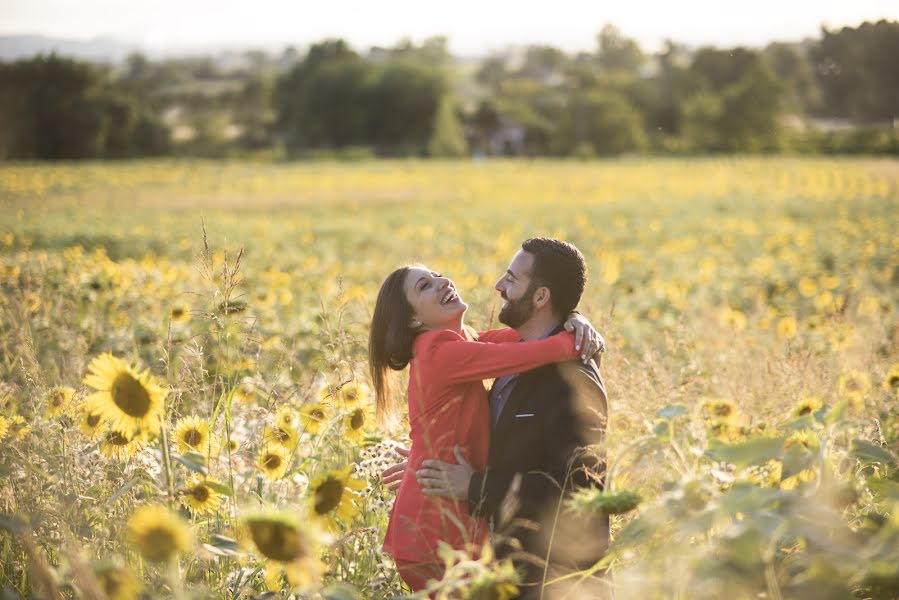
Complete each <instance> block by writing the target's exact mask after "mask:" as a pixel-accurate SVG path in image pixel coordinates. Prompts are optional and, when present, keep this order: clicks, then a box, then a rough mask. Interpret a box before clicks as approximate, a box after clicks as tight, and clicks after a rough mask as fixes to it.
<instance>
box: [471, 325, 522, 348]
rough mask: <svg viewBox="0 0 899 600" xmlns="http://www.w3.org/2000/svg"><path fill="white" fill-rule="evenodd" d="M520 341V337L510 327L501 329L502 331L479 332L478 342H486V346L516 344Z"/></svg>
mask: <svg viewBox="0 0 899 600" xmlns="http://www.w3.org/2000/svg"><path fill="white" fill-rule="evenodd" d="M520 339H521V335H519V333H518V332H517V331H515V330H514V329H512V328H511V327H503V328H502V329H490V330H489V331H479V332H478V341H479V342H487V343H488V344H499V343H502V342H517V341H518V340H520Z"/></svg>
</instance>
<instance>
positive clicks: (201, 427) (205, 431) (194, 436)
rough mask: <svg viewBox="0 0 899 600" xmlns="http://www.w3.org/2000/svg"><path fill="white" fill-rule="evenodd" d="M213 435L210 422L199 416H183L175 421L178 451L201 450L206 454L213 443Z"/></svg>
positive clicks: (200, 451) (201, 452)
mask: <svg viewBox="0 0 899 600" xmlns="http://www.w3.org/2000/svg"><path fill="white" fill-rule="evenodd" d="M211 442H212V436H210V434H209V423H207V422H206V421H204V420H203V419H201V418H199V417H194V416H190V417H182V418H180V419H178V422H177V423H175V443H176V444H178V451H179V452H181V453H182V454H183V453H185V452H190V451H193V452H199V453H200V454H205V453H206V451H207V450H210V446H211V445H212V443H211Z"/></svg>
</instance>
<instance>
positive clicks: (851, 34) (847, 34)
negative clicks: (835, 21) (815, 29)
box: [811, 20, 899, 122]
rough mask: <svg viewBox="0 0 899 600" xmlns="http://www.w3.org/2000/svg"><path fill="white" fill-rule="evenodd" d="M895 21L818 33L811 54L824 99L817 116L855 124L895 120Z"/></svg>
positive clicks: (898, 46)
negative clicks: (822, 115)
mask: <svg viewBox="0 0 899 600" xmlns="http://www.w3.org/2000/svg"><path fill="white" fill-rule="evenodd" d="M897 56H899V22H896V21H885V20H883V21H878V22H877V23H868V22H866V23H862V24H861V25H859V26H858V27H844V28H842V29H840V30H838V31H830V30H828V29H823V30H822V38H821V40H820V42H818V43H817V44H816V45H814V46H813V47H812V49H811V58H812V60H813V61H814V63H815V67H816V68H815V72H816V73H817V76H818V82H819V83H820V85H821V91H822V96H823V107H822V111H821V112H822V114H824V115H827V116H832V117H842V118H849V119H854V120H857V121H860V122H876V121H884V120H891V119H892V118H894V117H896V116H897V115H899V66H897V65H899V62H897V60H896V57H897Z"/></svg>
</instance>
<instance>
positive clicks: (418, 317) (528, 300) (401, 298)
mask: <svg viewBox="0 0 899 600" xmlns="http://www.w3.org/2000/svg"><path fill="white" fill-rule="evenodd" d="M586 271H587V270H586V265H585V262H584V258H583V256H582V255H581V253H580V252H579V251H578V249H577V248H575V247H574V246H573V245H572V244H569V243H566V242H562V241H559V240H554V239H548V238H532V239H529V240H526V241H525V242H524V243H523V244H522V246H521V249H520V250H519V251H518V253H517V254H516V255H515V257H514V258H513V260H512V262H511V263H510V265H509V268H508V270H507V271H506V273H505V274H503V276H502V277H501V278H500V279H499V281H497V283H496V286H495V287H496V290H497V291H498V292H499V293H500V295H501V296H502V298H503V300H505V304H504V305H503V308H502V310H501V311H500V314H499V320H500V322H501V323H504V324H505V325H507V326H508V327H507V328H505V329H497V330H492V331H485V332H479V333H477V334H475V333H474V332H472V331H471V330H470V329H469V328H467V327H466V326H465V325H464V316H465V311H466V310H467V308H468V305H467V304H465V302H464V301H463V300H462V298H461V296H460V295H459V292H458V290H456V289H455V286H454V285H453V282H452V281H451V280H450V279H448V278H446V277H444V276H442V275H440V274H439V273H437V272H434V271H431V270H430V269H428V268H426V267H423V266H410V267H402V268H400V269H397V270H395V271H394V272H393V273H391V274H390V275H389V276H388V277H387V279H386V280H385V281H384V283H383V285H382V287H381V290H380V293H379V294H378V299H377V303H376V305H375V310H374V315H373V318H372V326H371V336H370V340H369V366H370V369H371V376H372V381H373V384H374V387H375V392H376V398H377V400H376V402H377V408H378V411H379V413H380V414H381V415H385V414H389V413H390V412H392V411H393V410H394V397H393V396H392V395H391V394H390V390H389V386H388V383H387V381H388V380H387V371H388V369H393V370H402V369H404V368H405V367H406V366H407V365H409V367H410V371H409V387H408V391H407V403H408V411H409V412H408V414H409V423H410V437H411V440H412V445H411V449H410V451H409V454H408V458H407V461H406V462H405V463H401V464H399V465H397V466H395V467H392V468H391V469H388V470H387V471H385V474H384V480H385V482H386V483H395V482H397V481H399V484H398V486H396V485H394V487H398V492H397V497H396V501H395V503H394V506H393V510H392V512H391V515H390V522H389V524H388V527H387V533H386V536H385V541H384V549H385V550H386V551H387V552H388V553H389V554H390V555H391V556H392V557H393V558H394V560H395V561H396V564H397V569H398V570H399V573H400V576H401V577H402V578H403V580H404V581H405V582H406V583H407V584H408V585H409V586H410V587H411V588H412V590H413V591H420V590H423V589H426V587H427V582H428V581H429V580H430V579H438V580H439V579H440V578H441V577H442V575H443V565H442V562H441V560H440V558H439V557H438V555H437V548H438V544H439V542H441V541H443V542H445V543H447V544H449V545H450V546H452V547H453V548H456V549H461V548H478V547H483V545H484V543H486V542H488V540H489V543H492V544H493V547H494V550H495V554H496V555H497V557H499V558H510V559H511V560H512V562H513V564H514V565H515V566H516V568H517V569H518V570H519V573H520V574H521V575H522V584H521V585H520V586H519V589H520V592H521V596H520V597H521V598H539V597H545V598H551V597H554V596H555V595H556V593H555V592H556V591H559V592H562V591H567V590H568V588H566V587H565V586H566V585H570V584H571V583H572V582H578V581H579V578H578V577H574V578H568V579H566V580H565V583H564V584H559V585H547V586H546V588H545V592H544V590H543V586H542V583H543V582H548V581H551V580H552V579H554V578H557V577H559V576H561V575H565V574H566V573H571V572H574V571H580V570H583V569H587V568H589V567H591V566H592V565H593V564H595V563H596V562H597V561H598V560H599V559H601V558H602V556H603V554H604V553H605V551H606V550H607V548H608V541H609V521H608V517H607V516H606V515H601V514H600V515H582V514H577V513H572V512H571V511H569V510H567V509H566V507H565V505H564V500H565V499H566V498H567V497H568V496H569V495H570V493H571V492H572V491H573V490H576V489H578V488H584V487H591V486H594V487H602V485H603V475H604V470H605V464H604V461H603V458H602V455H601V454H600V453H598V451H597V448H596V445H597V444H599V442H601V441H602V440H603V437H604V433H605V428H606V421H607V415H608V408H607V401H606V393H605V386H604V384H603V381H602V378H601V377H600V374H599V368H598V365H597V363H596V362H595V360H594V353H595V352H596V351H601V350H602V346H603V341H602V338H601V336H600V335H599V334H598V333H597V332H596V331H595V330H594V329H593V327H592V326H591V325H590V323H589V322H588V321H587V320H586V319H584V318H583V317H582V316H580V315H579V314H577V313H576V312H575V309H576V307H577V304H578V302H579V301H580V298H581V295H582V293H583V290H584V285H585V283H586ZM595 356H596V358H597V360H598V356H599V355H598V354H596V355H595ZM494 378H495V381H494V383H493V386H492V388H491V390H490V391H489V393H488V392H487V391H486V390H485V388H484V383H483V381H484V380H488V379H494ZM606 587H607V584H606V582H605V581H604V580H602V579H599V578H590V579H589V580H588V581H586V582H583V581H581V582H580V584H579V587H578V588H577V589H576V590H575V591H574V592H573V593H574V596H571V595H569V597H578V598H582V597H604V596H606V595H607V593H606V591H605V590H606Z"/></svg>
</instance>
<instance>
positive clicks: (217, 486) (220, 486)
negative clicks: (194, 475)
mask: <svg viewBox="0 0 899 600" xmlns="http://www.w3.org/2000/svg"><path fill="white" fill-rule="evenodd" d="M203 483H205V484H206V487H208V488H209V489H211V490H215V491H216V492H218V493H219V494H224V495H225V496H233V495H234V490H232V489H231V488H230V487H228V486H227V485H225V484H224V483H219V482H217V481H204V482H203Z"/></svg>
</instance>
